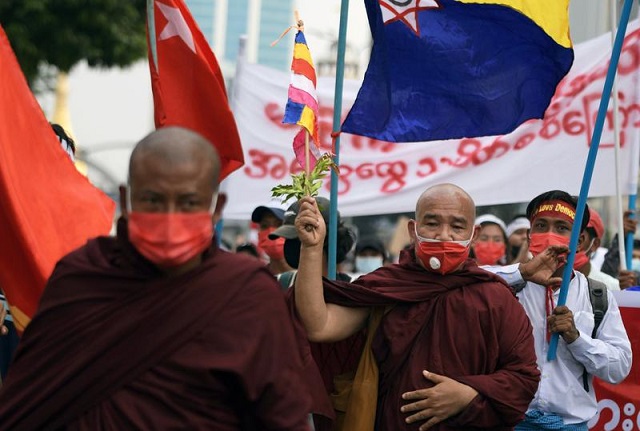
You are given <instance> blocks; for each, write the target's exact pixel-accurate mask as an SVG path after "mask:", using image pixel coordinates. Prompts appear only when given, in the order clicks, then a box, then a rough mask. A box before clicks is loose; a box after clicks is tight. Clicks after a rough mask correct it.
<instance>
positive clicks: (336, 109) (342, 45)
mask: <svg viewBox="0 0 640 431" xmlns="http://www.w3.org/2000/svg"><path fill="white" fill-rule="evenodd" d="M348 19H349V0H342V3H341V6H340V31H339V33H338V57H337V59H336V87H335V95H334V99H333V132H334V135H335V134H337V133H338V132H339V131H340V125H341V123H342V89H343V87H344V57H345V52H346V50H347V21H348ZM333 151H334V155H333V161H334V162H335V163H336V165H338V166H340V136H339V135H338V136H337V137H336V139H335V146H334V149H333ZM330 214H331V217H330V220H329V232H328V234H329V268H328V269H329V274H328V275H329V279H330V280H335V279H336V272H337V271H336V268H337V264H336V256H337V252H336V249H337V245H338V217H337V214H338V174H336V172H335V171H334V170H333V169H332V170H331V200H330Z"/></svg>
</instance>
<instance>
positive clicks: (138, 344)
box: [0, 221, 309, 431]
mask: <svg viewBox="0 0 640 431" xmlns="http://www.w3.org/2000/svg"><path fill="white" fill-rule="evenodd" d="M126 237H127V234H126V225H125V223H124V222H123V221H121V222H120V224H119V237H118V239H114V238H105V237H101V238H98V239H97V240H93V241H91V242H89V243H88V244H87V246H85V247H83V248H81V249H79V250H77V251H75V252H73V253H72V254H70V255H68V256H66V257H65V258H64V259H62V260H61V261H60V263H59V264H58V265H57V267H56V270H55V271H54V274H53V275H52V277H51V279H50V281H49V284H48V286H47V289H46V291H45V294H44V295H43V298H42V303H41V306H40V308H39V310H38V313H37V314H36V316H35V317H34V319H33V322H32V323H31V325H29V327H28V328H27V330H26V331H25V333H24V336H23V339H22V341H21V344H20V346H19V348H18V351H17V353H16V358H15V361H14V363H13V364H12V367H11V369H10V371H9V375H8V377H7V379H6V381H5V382H4V386H3V387H2V390H1V391H0V424H2V426H1V427H2V429H11V430H14V431H19V430H35V429H58V428H60V427H62V426H65V425H66V427H67V428H68V429H74V430H97V429H117V430H128V429H154V430H156V429H157V430H161V429H185V428H188V429H215V430H219V431H237V430H238V429H248V430H276V429H278V430H282V429H287V430H296V431H303V430H304V431H307V430H308V424H307V415H308V412H309V398H308V395H307V394H306V393H305V392H303V391H302V389H301V388H300V385H298V382H299V380H300V378H301V377H300V362H299V360H298V356H297V354H296V353H297V352H296V345H295V339H294V335H293V331H292V329H291V322H290V319H289V317H288V314H287V312H286V307H285V303H284V301H283V298H282V294H281V292H280V289H279V286H278V284H277V282H276V281H275V279H274V278H273V276H271V275H270V274H269V272H268V271H267V270H266V269H265V268H264V267H263V265H261V264H260V263H259V262H257V261H256V260H255V259H251V258H248V257H246V256H242V255H237V254H232V253H226V252H224V251H221V250H219V249H217V248H216V247H215V246H212V248H211V249H210V250H208V251H207V252H206V253H205V254H204V255H203V262H202V264H201V265H199V266H198V267H197V268H195V269H194V270H192V271H190V272H188V273H186V274H183V275H180V276H176V277H172V278H167V277H164V276H162V275H161V274H160V273H159V272H158V270H157V269H156V268H155V267H154V266H153V265H151V263H150V262H148V261H147V260H145V259H144V258H143V257H142V256H141V255H140V254H138V253H137V252H136V251H135V250H134V249H133V248H132V247H131V245H130V244H129V243H128V241H126ZM34 369H35V370H38V372H36V373H34V372H33V370H34ZM249 412H252V413H253V415H251V414H249ZM249 419H253V426H250V427H248V428H242V427H241V426H240V422H241V421H243V420H249Z"/></svg>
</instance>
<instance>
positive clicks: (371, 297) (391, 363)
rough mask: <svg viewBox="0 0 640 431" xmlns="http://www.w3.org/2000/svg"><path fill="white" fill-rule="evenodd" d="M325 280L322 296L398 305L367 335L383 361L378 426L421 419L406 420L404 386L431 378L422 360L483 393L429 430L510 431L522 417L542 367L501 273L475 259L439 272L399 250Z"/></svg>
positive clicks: (322, 404) (310, 380)
mask: <svg viewBox="0 0 640 431" xmlns="http://www.w3.org/2000/svg"><path fill="white" fill-rule="evenodd" d="M324 287H325V298H326V300H327V301H328V302H332V303H337V304H341V305H345V306H351V307H362V306H374V305H376V306H380V305H385V306H387V305H394V307H393V309H392V310H391V311H390V312H389V313H388V314H386V315H385V317H384V319H383V321H382V324H381V328H380V329H379V330H378V333H377V334H376V336H375V338H374V342H373V349H374V354H375V356H376V359H377V362H378V366H379V368H380V382H379V401H378V412H377V420H376V429H377V430H399V429H403V430H405V429H406V430H417V429H418V428H419V426H420V425H421V424H422V423H416V424H412V425H407V424H406V423H405V422H404V420H405V418H406V417H407V415H406V414H403V413H401V412H400V407H401V406H402V405H403V402H402V399H401V395H402V394H403V393H404V392H407V391H412V390H417V389H421V388H426V387H430V386H431V383H430V382H428V381H427V380H426V379H425V378H424V377H423V376H422V370H424V369H426V370H428V371H431V372H434V373H437V374H441V375H445V376H448V377H451V378H453V379H455V380H458V381H460V382H462V383H464V384H467V385H469V386H471V387H473V388H474V389H476V390H477V391H478V392H479V396H478V397H476V398H475V399H474V401H473V402H472V403H471V404H470V405H469V406H468V408H467V409H466V410H464V411H463V412H462V413H461V414H460V415H458V416H456V417H454V418H451V419H449V420H447V421H445V422H443V423H441V424H439V425H436V426H434V427H432V428H430V430H434V431H444V430H463V429H465V430H467V429H471V428H473V429H492V430H510V429H512V427H513V425H515V424H516V423H517V422H519V421H520V420H521V419H522V418H523V417H524V412H525V411H526V409H527V407H528V405H529V403H530V401H531V400H532V399H533V396H534V394H535V391H536V389H537V386H538V381H539V377H540V373H539V371H538V369H537V366H536V355H535V351H534V347H533V336H532V331H531V325H530V323H529V319H528V318H527V316H526V314H525V312H524V309H523V308H522V306H521V305H520V304H519V303H518V302H517V300H516V298H515V297H514V294H513V292H512V291H511V290H510V289H509V288H508V287H507V286H506V285H505V284H504V282H503V281H502V280H500V279H499V278H498V277H496V276H494V275H493V274H490V273H488V272H486V271H483V270H481V269H479V268H478V267H477V266H476V265H475V263H473V261H471V260H468V261H467V262H466V264H465V266H464V267H463V269H462V270H460V271H459V272H456V273H453V274H449V275H446V276H441V275H438V274H434V273H431V272H428V271H425V270H424V269H423V268H422V267H421V266H420V265H418V264H417V263H416V262H415V254H414V252H413V251H404V252H403V253H402V254H401V257H400V263H399V264H398V265H393V266H389V267H383V268H380V269H378V270H376V271H374V272H373V273H370V274H367V275H365V276H363V277H361V278H359V279H358V280H356V281H355V282H353V283H351V284H348V283H340V282H330V281H325V283H324ZM303 354H304V352H303ZM307 357H308V354H307ZM307 365H308V364H307ZM319 367H322V364H319ZM318 375H319V372H318V370H317V368H315V369H314V368H313V367H312V366H309V365H308V367H307V371H306V373H305V376H306V377H307V384H309V385H311V387H314V385H315V393H314V396H315V400H314V402H315V407H316V411H324V409H325V408H326V405H327V403H326V400H325V399H323V398H322V397H321V396H320V395H319V394H318V392H320V391H318V390H317V385H318V383H317V381H318V380H319V377H318Z"/></svg>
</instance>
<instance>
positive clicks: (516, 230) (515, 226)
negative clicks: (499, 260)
mask: <svg viewBox="0 0 640 431" xmlns="http://www.w3.org/2000/svg"><path fill="white" fill-rule="evenodd" d="M530 228H531V223H530V222H529V219H528V218H527V216H526V215H524V214H523V215H517V216H515V217H514V218H513V219H512V220H511V221H510V222H509V224H508V225H507V260H508V263H518V262H524V261H526V260H527V257H528V256H527V254H528V249H527V232H528V231H529V229H530Z"/></svg>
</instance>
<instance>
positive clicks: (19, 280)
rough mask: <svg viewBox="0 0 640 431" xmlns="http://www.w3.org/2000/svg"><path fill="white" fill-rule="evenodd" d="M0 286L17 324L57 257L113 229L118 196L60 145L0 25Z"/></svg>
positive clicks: (32, 306) (26, 316)
mask: <svg viewBox="0 0 640 431" xmlns="http://www.w3.org/2000/svg"><path fill="white" fill-rule="evenodd" d="M0 124H1V125H2V127H0V227H1V229H2V231H1V233H0V287H1V288H2V289H3V290H4V292H5V294H6V296H7V300H8V302H9V304H10V305H11V312H12V314H13V319H14V323H15V324H16V327H17V328H18V329H20V330H22V329H24V327H25V326H26V325H27V323H29V321H30V319H31V317H32V316H33V315H34V313H35V311H36V308H37V306H38V301H39V300H40V295H41V293H42V291H43V289H44V286H45V283H46V280H47V278H48V277H49V275H50V274H51V272H52V271H53V267H54V266H55V264H56V262H57V261H58V260H59V259H60V258H61V257H62V256H64V255H65V254H67V253H69V252H70V251H72V250H73V249H75V248H77V247H79V246H81V245H83V244H84V243H85V242H86V241H87V239H89V238H92V237H95V236H98V235H106V234H108V233H109V231H110V230H111V225H112V221H113V214H114V210H115V203H114V202H113V201H112V200H111V199H109V197H108V196H106V195H105V194H104V193H102V192H101V191H100V190H98V189H96V188H95V187H94V186H92V185H91V184H90V183H89V181H88V180H87V179H86V178H85V177H84V176H82V174H80V173H79V172H78V171H77V170H76V168H75V166H74V165H73V162H72V161H71V159H70V158H69V156H68V155H67V154H66V152H65V151H64V150H63V149H62V147H61V146H60V142H59V141H58V139H57V138H56V135H55V134H54V133H53V130H52V129H51V126H50V125H49V123H48V122H47V120H46V119H45V117H44V115H43V113H42V110H41V109H40V106H39V105H38V102H37V101H36V99H35V98H34V97H33V94H31V91H30V90H29V86H28V85H27V82H26V80H25V78H24V76H23V75H22V71H21V70H20V66H19V65H18V61H17V60H16V57H15V55H14V54H13V51H12V50H11V46H10V45H9V40H8V39H7V36H6V34H5V33H4V30H3V29H2V27H0Z"/></svg>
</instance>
